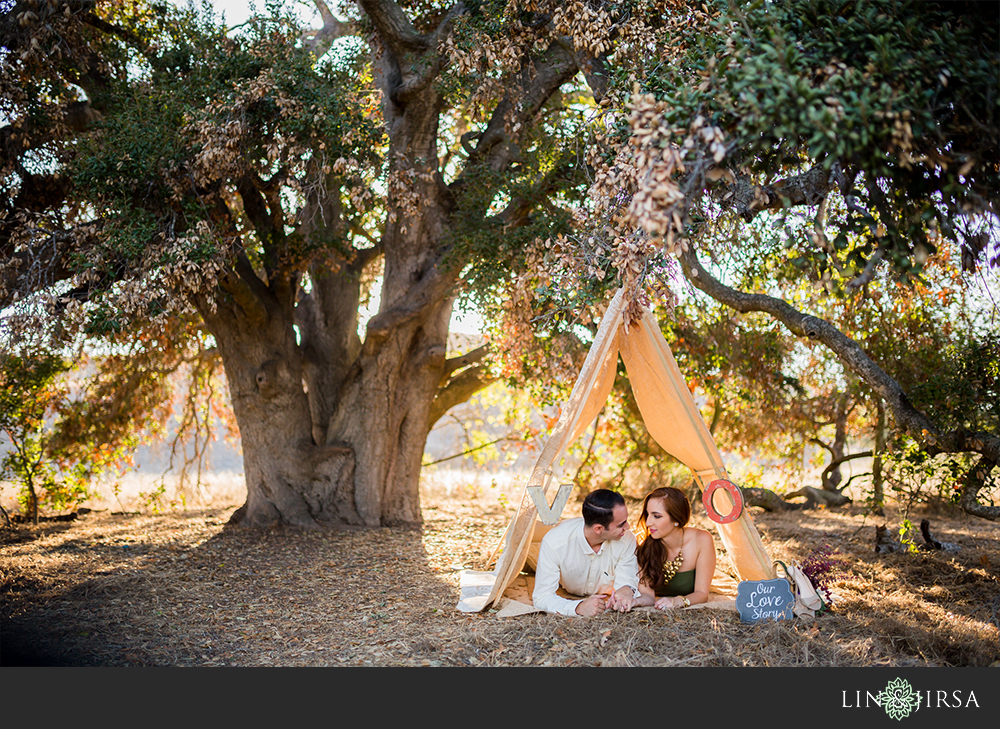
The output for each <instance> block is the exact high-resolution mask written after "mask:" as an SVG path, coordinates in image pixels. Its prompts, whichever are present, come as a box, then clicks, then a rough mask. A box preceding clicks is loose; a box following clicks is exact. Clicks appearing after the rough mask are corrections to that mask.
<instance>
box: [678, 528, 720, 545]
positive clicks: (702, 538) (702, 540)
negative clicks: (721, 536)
mask: <svg viewBox="0 0 1000 729" xmlns="http://www.w3.org/2000/svg"><path fill="white" fill-rule="evenodd" d="M685 531H687V530H685ZM690 532H691V539H692V541H693V542H694V544H697V545H698V546H699V547H708V546H712V547H713V548H714V545H715V541H714V540H713V539H712V535H711V533H709V532H706V531H705V530H704V529H697V528H695V527H691V529H690Z"/></svg>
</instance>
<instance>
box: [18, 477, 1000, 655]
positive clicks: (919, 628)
mask: <svg viewBox="0 0 1000 729" xmlns="http://www.w3.org/2000/svg"><path fill="white" fill-rule="evenodd" d="M487 496H488V494H487V495H486V496H483V495H479V494H476V493H473V494H472V495H471V496H470V494H469V493H468V492H462V493H455V494H452V495H450V496H446V495H444V494H442V493H437V494H425V497H424V498H425V502H424V503H425V506H424V523H423V525H422V526H421V527H419V528H409V529H374V530H361V529H344V530H337V531H313V532H307V531H298V530H280V531H273V532H268V533H265V534H254V533H249V532H247V531H245V530H241V529H238V528H231V527H227V526H226V522H227V519H228V518H229V516H230V514H231V513H232V512H233V511H234V509H235V506H236V504H232V505H228V506H224V507H214V508H207V509H202V510H197V511H186V512H169V513H165V514H160V515H149V514H134V513H129V514H125V513H114V512H112V511H111V510H107V511H93V512H91V513H89V514H86V515H84V516H82V517H80V518H78V519H77V520H75V521H69V522H44V523H43V524H41V525H40V526H38V527H34V526H31V525H25V524H18V525H16V526H15V527H14V528H12V529H0V540H2V541H0V555H2V557H0V635H2V638H0V640H2V643H0V662H2V663H3V664H4V665H26V664H34V665H57V666H525V665H532V666H537V665H543V666H842V667H857V666H899V667H901V666H989V665H991V664H997V662H998V661H1000V589H998V588H1000V526H998V525H996V524H993V523H990V522H986V521H983V520H978V519H972V518H970V517H966V516H963V515H959V514H955V513H942V512H936V513H931V514H926V516H928V518H930V519H931V524H932V529H933V531H934V535H935V537H937V539H939V540H941V541H946V542H953V543H956V544H958V545H960V547H961V549H960V551H958V552H954V553H951V552H921V553H916V554H907V553H895V554H876V553H875V552H874V551H873V544H874V532H875V525H876V524H881V523H886V524H888V525H889V526H891V527H898V524H899V515H898V514H896V515H894V514H892V513H890V514H889V515H887V517H885V518H884V519H878V520H873V518H872V517H871V516H870V515H869V516H866V515H865V514H864V513H863V511H861V510H860V509H857V508H853V507H852V508H848V509H845V510H818V511H798V512H789V513H784V514H767V513H762V512H758V511H757V510H754V511H755V513H754V515H753V516H754V520H755V523H756V524H757V527H758V529H759V531H760V532H761V535H762V538H763V540H764V543H765V545H766V546H767V548H768V550H769V552H770V554H771V556H772V558H774V559H784V560H802V559H803V558H805V557H806V556H807V555H809V554H810V553H811V552H812V551H813V550H814V549H817V548H819V547H821V546H823V545H828V546H829V547H832V548H833V549H835V550H836V551H837V552H838V553H839V554H840V555H841V556H842V557H843V561H842V570H843V574H842V576H841V577H840V578H839V579H838V580H837V582H836V583H835V586H834V587H835V590H836V592H837V593H838V594H839V600H838V602H837V603H836V605H835V609H834V610H833V611H832V612H830V613H826V614H823V615H820V616H819V617H817V618H816V619H815V620H811V621H805V620H801V619H796V620H790V621H782V622H777V623H776V622H768V623H760V624H754V625H748V624H743V623H741V622H740V619H739V616H738V615H737V614H736V613H734V612H729V611H719V610H697V611H690V612H683V611H681V612H673V613H668V614H664V613H656V612H653V613H650V612H641V613H633V614H618V613H612V614H607V615H604V616H601V617H598V618H593V619H569V618H562V617H556V616H545V615H538V614H535V615H528V616H522V617H517V618H498V617H497V616H496V615H493V614H491V613H489V612H487V613H485V614H473V615H469V614H465V613H461V612H459V611H457V610H456V609H455V606H456V603H457V602H458V598H459V587H458V580H459V571H460V570H461V569H462V568H474V569H482V568H483V567H484V565H483V560H484V559H485V558H486V556H487V555H488V553H489V552H490V550H491V549H492V547H493V546H494V545H495V544H496V543H497V541H498V539H499V538H500V536H501V535H502V533H503V529H504V527H505V526H506V523H507V521H508V519H509V516H510V513H511V511H510V509H509V506H508V505H507V504H506V503H504V502H503V500H502V499H501V501H499V502H498V501H497V500H496V499H490V498H487ZM635 511H636V510H635V508H634V506H633V507H632V508H631V513H632V514H633V515H634V514H635ZM920 516H923V515H922V514H911V515H910V518H911V519H915V520H916V521H919V518H920ZM696 520H697V521H699V524H698V525H700V526H707V525H708V523H707V522H706V521H705V520H704V517H703V516H697V517H696ZM720 556H721V558H722V559H723V560H724V559H725V557H724V556H722V555H721V553H720Z"/></svg>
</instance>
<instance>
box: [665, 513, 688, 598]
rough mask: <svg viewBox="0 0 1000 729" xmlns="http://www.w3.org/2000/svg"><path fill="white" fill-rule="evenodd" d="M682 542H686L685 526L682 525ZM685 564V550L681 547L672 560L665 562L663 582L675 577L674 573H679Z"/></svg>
mask: <svg viewBox="0 0 1000 729" xmlns="http://www.w3.org/2000/svg"><path fill="white" fill-rule="evenodd" d="M681 544H684V527H681ZM682 564H684V550H683V549H681V550H679V551H678V552H677V556H676V557H674V558H673V559H672V560H671V561H670V562H664V563H663V584H664V585H666V584H667V583H669V582H670V580H672V579H674V575H676V574H677V570H679V569H680V568H681V565H682Z"/></svg>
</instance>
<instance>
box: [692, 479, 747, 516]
mask: <svg viewBox="0 0 1000 729" xmlns="http://www.w3.org/2000/svg"><path fill="white" fill-rule="evenodd" d="M719 489H722V490H723V491H725V492H726V493H728V494H729V495H730V496H731V497H732V499H733V510H732V511H730V512H729V513H728V514H726V515H725V516H722V515H721V514H720V513H719V512H717V511H716V510H715V504H713V503H712V497H713V496H714V495H715V492H716V491H718V490H719ZM701 500H702V503H704V504H705V511H707V512H708V518H709V519H711V520H712V521H714V522H716V523H717V524H729V523H731V522H734V521H736V520H737V519H739V518H740V514H742V513H743V493H742V492H741V491H740V489H739V487H738V486H737V485H736V484H734V483H733V482H732V481H725V480H723V479H719V480H717V481H712V483H710V484H709V485H708V488H706V489H705V493H704V494H702V497H701Z"/></svg>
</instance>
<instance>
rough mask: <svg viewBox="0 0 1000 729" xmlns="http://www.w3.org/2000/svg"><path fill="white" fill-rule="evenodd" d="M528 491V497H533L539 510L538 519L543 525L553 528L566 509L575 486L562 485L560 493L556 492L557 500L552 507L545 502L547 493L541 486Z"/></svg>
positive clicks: (569, 484)
mask: <svg viewBox="0 0 1000 729" xmlns="http://www.w3.org/2000/svg"><path fill="white" fill-rule="evenodd" d="M527 491H528V495H529V496H531V500H532V501H534V502H535V509H537V510H538V518H540V519H541V520H542V524H545V525H547V526H552V525H553V524H555V523H556V522H557V521H559V517H560V516H561V515H562V511H563V509H564V508H565V507H566V502H567V501H569V495H570V493H571V492H572V491H573V484H571V483H564V484H560V486H559V491H557V492H556V498H555V500H554V501H553V502H552V506H551V507H550V506H549V502H548V501H546V500H545V493H544V492H543V491H542V487H541V486H529V487H528V488H527Z"/></svg>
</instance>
